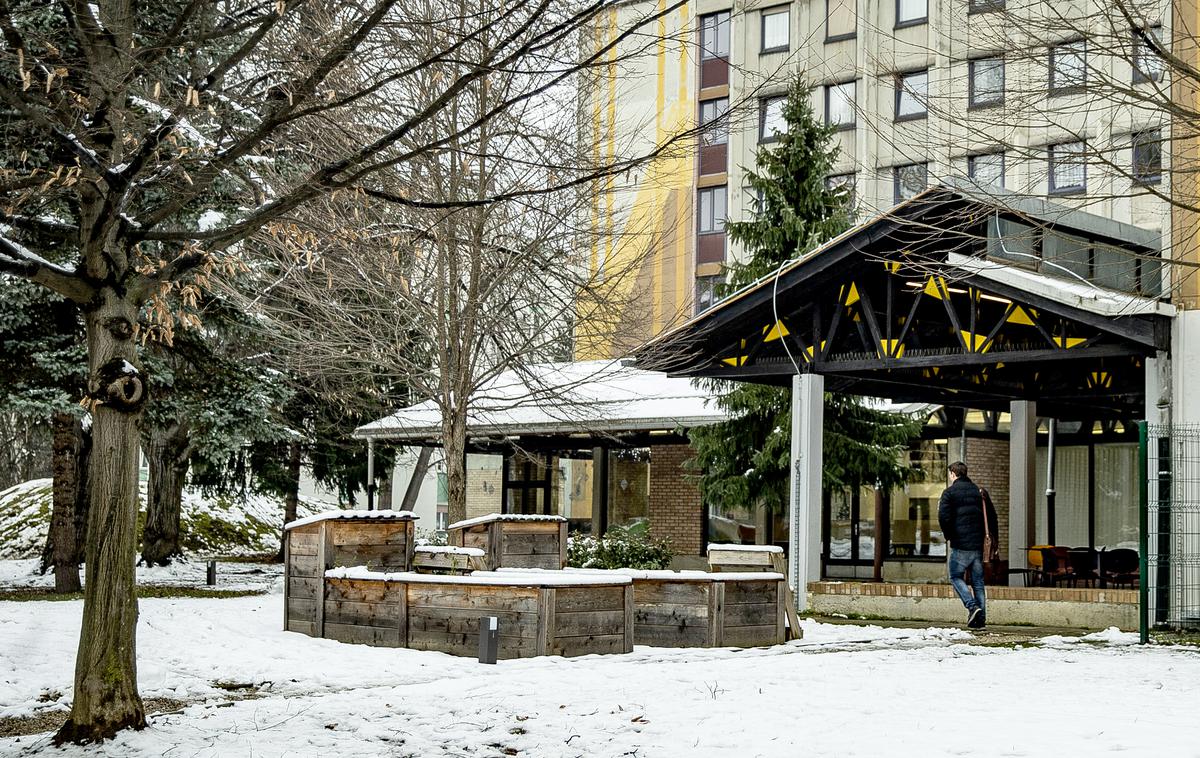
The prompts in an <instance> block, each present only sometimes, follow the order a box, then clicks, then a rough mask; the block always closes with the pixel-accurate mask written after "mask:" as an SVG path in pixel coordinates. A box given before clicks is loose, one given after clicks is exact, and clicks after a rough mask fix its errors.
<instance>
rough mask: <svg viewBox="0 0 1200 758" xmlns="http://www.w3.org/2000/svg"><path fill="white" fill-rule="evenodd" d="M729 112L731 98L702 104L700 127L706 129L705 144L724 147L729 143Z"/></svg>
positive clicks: (720, 98) (707, 101)
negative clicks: (727, 115) (727, 116)
mask: <svg viewBox="0 0 1200 758" xmlns="http://www.w3.org/2000/svg"><path fill="white" fill-rule="evenodd" d="M728 112H729V98H727V97H719V98H717V99H715V100H702V101H701V102H700V126H701V127H702V128H703V127H705V126H708V125H709V124H712V126H709V127H708V128H706V129H704V136H703V140H704V144H706V145H724V144H725V143H726V142H728V141H729V120H728V119H726V118H725V114H726V113H728Z"/></svg>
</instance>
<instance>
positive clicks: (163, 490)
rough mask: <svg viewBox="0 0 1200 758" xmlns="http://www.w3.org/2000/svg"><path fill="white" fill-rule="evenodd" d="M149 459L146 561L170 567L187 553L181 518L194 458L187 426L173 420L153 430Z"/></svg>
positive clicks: (143, 542)
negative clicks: (181, 540) (183, 547)
mask: <svg viewBox="0 0 1200 758" xmlns="http://www.w3.org/2000/svg"><path fill="white" fill-rule="evenodd" d="M146 458H147V460H148V462H149V464H150V481H149V484H148V486H147V488H146V523H145V525H144V526H143V527H142V561H143V562H144V563H145V564H146V565H147V566H167V565H169V564H170V563H171V559H172V558H174V557H175V556H177V555H180V554H182V552H183V551H182V550H181V549H180V546H179V521H180V515H181V512H182V510H183V486H184V484H185V483H186V482H187V472H188V466H189V463H190V460H191V444H190V441H189V435H188V430H187V426H186V425H185V424H178V423H172V424H169V425H167V426H165V427H161V428H154V429H152V430H150V442H149V444H148V445H147V446H146Z"/></svg>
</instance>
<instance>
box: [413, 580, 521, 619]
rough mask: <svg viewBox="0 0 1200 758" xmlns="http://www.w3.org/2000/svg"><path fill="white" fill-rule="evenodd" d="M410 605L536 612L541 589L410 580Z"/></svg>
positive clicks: (414, 606) (414, 607) (416, 606)
mask: <svg viewBox="0 0 1200 758" xmlns="http://www.w3.org/2000/svg"><path fill="white" fill-rule="evenodd" d="M406 586H407V588H408V609H409V613H410V614H411V613H412V612H413V610H414V609H416V608H422V607H438V608H469V609H472V610H478V611H516V612H518V613H537V604H538V591H537V589H536V588H533V587H486V586H479V585H445V584H415V583H414V584H409V585H406Z"/></svg>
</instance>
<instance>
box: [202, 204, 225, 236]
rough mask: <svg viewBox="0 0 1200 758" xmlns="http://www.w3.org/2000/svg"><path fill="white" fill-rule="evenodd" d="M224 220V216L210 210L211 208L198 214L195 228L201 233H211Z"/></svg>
mask: <svg viewBox="0 0 1200 758" xmlns="http://www.w3.org/2000/svg"><path fill="white" fill-rule="evenodd" d="M224 220H225V214H224V213H221V212H220V211H215V210H212V209H211V208H210V209H208V210H206V211H204V213H201V214H200V218H199V219H197V220H196V228H197V229H199V230H200V231H202V232H208V231H212V230H213V229H216V228H217V227H218V226H220V225H221V222H222V221H224Z"/></svg>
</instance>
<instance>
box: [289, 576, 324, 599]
mask: <svg viewBox="0 0 1200 758" xmlns="http://www.w3.org/2000/svg"><path fill="white" fill-rule="evenodd" d="M287 588H288V589H287V595H288V599H290V600H316V599H317V593H318V592H320V589H321V580H320V579H317V578H316V577H303V576H301V577H296V576H293V577H292V578H290V579H288V582H287Z"/></svg>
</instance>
